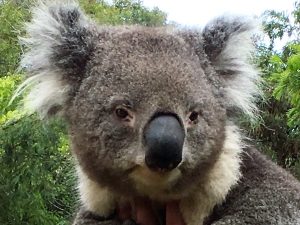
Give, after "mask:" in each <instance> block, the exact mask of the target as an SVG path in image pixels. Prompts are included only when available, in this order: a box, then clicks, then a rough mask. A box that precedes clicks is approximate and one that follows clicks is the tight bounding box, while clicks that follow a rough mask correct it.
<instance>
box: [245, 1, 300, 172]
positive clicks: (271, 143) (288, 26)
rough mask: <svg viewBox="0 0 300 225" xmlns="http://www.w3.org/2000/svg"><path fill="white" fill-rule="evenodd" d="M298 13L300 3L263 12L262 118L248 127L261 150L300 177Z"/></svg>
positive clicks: (260, 60) (259, 59)
mask: <svg viewBox="0 0 300 225" xmlns="http://www.w3.org/2000/svg"><path fill="white" fill-rule="evenodd" d="M299 15H300V4H299V3H295V9H294V12H293V13H292V15H287V14H286V13H284V12H275V11H267V12H265V13H264V15H263V20H264V30H265V32H266V34H267V35H268V38H269V41H268V42H259V43H258V49H259V51H258V54H257V63H258V65H259V67H260V69H261V71H262V76H263V81H264V86H263V91H264V100H263V101H261V102H259V106H260V111H261V120H260V121H259V123H257V124H256V125H255V126H252V127H251V126H250V125H249V124H248V125H246V126H245V127H246V129H247V130H249V131H250V135H251V136H252V138H253V140H255V141H256V143H258V144H259V146H260V148H261V149H263V150H264V151H265V152H267V153H268V154H269V155H271V157H272V158H273V159H274V160H275V161H276V162H277V163H278V164H280V165H281V166H283V167H285V168H289V169H290V170H291V171H292V172H294V174H295V175H296V176H298V177H299V178H300V150H299V146H300V145H299V144H300V133H299V121H300V111H299V110H300V92H299V90H300V89H299V88H300V79H299V78H300V74H299V71H300V70H299V69H300V54H299V53H300V52H299V50H300V43H299V39H298V33H297V31H299V28H300V26H299V25H300V23H299V18H298V17H299ZM292 21H294V23H293V22H292ZM286 37H289V39H290V42H289V43H287V44H286V45H285V46H284V48H283V50H282V51H278V50H276V49H275V43H276V41H278V40H281V39H283V38H286Z"/></svg>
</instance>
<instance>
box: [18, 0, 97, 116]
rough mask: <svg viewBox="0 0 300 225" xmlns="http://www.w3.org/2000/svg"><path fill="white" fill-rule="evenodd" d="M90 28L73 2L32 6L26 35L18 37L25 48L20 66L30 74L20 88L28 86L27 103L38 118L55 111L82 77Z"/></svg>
mask: <svg viewBox="0 0 300 225" xmlns="http://www.w3.org/2000/svg"><path fill="white" fill-rule="evenodd" d="M93 27H94V26H93V25H92V23H90V22H89V21H88V19H87V18H86V16H85V15H84V14H83V13H82V12H81V10H80V9H79V6H78V5H77V3H75V2H73V1H64V3H63V1H47V2H46V3H45V2H44V3H40V4H39V5H38V6H37V7H36V8H34V9H33V18H32V21H31V22H30V23H28V24H27V27H26V30H27V33H28V36H27V37H26V38H22V39H21V41H22V42H23V43H24V45H25V46H26V47H27V53H26V54H25V55H24V58H23V60H22V62H21V66H22V67H23V68H25V70H26V71H27V74H29V76H30V77H29V78H28V79H27V80H26V81H25V83H24V84H23V85H22V86H21V88H20V90H21V91H22V89H25V88H27V87H28V86H30V88H31V90H30V93H29V95H28V99H27V100H28V103H29V104H30V108H31V109H33V110H34V111H37V112H39V114H40V115H41V116H42V117H44V116H46V115H48V114H53V113H56V112H57V111H59V110H60V109H61V108H62V106H63V105H64V103H65V102H66V101H67V97H68V94H69V91H70V90H71V89H73V88H74V87H76V85H77V84H78V82H80V80H81V79H82V76H83V74H84V70H85V66H86V63H87V61H88V60H89V57H90V56H91V52H92V50H93V41H92V39H93V33H94V32H95V29H94V28H93Z"/></svg>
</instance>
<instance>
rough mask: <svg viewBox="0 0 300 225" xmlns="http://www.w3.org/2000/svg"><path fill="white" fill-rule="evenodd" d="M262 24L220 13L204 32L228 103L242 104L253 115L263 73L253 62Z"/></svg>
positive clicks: (238, 105)
mask: <svg viewBox="0 0 300 225" xmlns="http://www.w3.org/2000/svg"><path fill="white" fill-rule="evenodd" d="M258 24H259V23H258V22H257V21H255V20H253V19H246V18H243V17H220V18H217V19H215V20H213V21H212V22H211V23H209V24H208V25H207V26H206V27H205V28H204V30H203V32H202V41H203V50H204V52H205V53H206V55H207V57H208V59H209V61H210V62H211V64H212V66H213V67H214V69H215V71H216V72H217V74H218V75H219V77H220V78H221V81H222V82H223V83H224V88H225V94H226V96H225V97H226V98H227V99H226V101H228V107H232V106H234V107H238V108H240V109H241V110H242V111H243V112H244V113H246V114H248V115H250V116H253V115H254V112H255V111H256V106H255V97H257V96H259V95H260V91H259V88H258V83H259V73H258V71H257V69H256V68H255V66H254V65H253V62H251V56H252V54H253V53H254V43H253V40H252V38H253V34H254V33H255V32H257V31H258V30H259V29H258V28H259V26H258Z"/></svg>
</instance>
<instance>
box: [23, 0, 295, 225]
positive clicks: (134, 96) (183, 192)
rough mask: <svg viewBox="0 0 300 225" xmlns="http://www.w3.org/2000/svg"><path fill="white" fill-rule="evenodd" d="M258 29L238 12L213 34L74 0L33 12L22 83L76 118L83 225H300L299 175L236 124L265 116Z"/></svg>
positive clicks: (50, 111) (46, 110)
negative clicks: (122, 19)
mask: <svg viewBox="0 0 300 225" xmlns="http://www.w3.org/2000/svg"><path fill="white" fill-rule="evenodd" d="M255 29H256V25H255V23H253V21H251V20H249V19H246V18H243V17H231V16H223V17H219V18H217V19H215V20H213V21H212V22H210V23H209V24H208V25H206V26H205V28H204V29H202V30H197V29H181V28H178V29H177V28H176V29H175V28H174V29H171V28H169V27H156V28H154V27H142V26H104V25H98V24H96V23H95V22H93V21H92V20H91V19H89V18H88V17H87V16H86V15H85V14H84V12H82V10H81V9H80V7H79V6H78V4H77V3H76V2H73V1H67V2H62V1H52V2H48V3H41V4H40V5H38V6H37V7H36V8H34V9H33V18H32V21H31V22H29V23H28V24H27V26H26V30H27V33H28V35H27V36H26V37H25V38H23V39H22V41H23V43H24V44H25V45H26V47H27V51H26V52H25V54H24V57H23V59H22V62H21V64H22V66H23V67H24V68H25V70H26V72H27V75H28V78H27V79H26V80H25V82H24V83H23V85H22V86H21V89H26V88H29V89H30V91H29V93H28V96H27V100H26V102H27V103H28V104H29V107H31V109H32V110H33V111H35V112H37V113H38V114H39V115H40V116H41V117H42V118H47V117H50V116H60V117H62V118H63V119H64V120H65V121H66V123H67V125H68V133H69V137H70V143H71V150H72V153H73V155H74V158H75V161H76V168H77V175H78V187H79V196H80V203H81V204H80V209H79V211H78V213H77V216H76V218H75V220H74V222H73V225H88V224H89V225H121V224H142V225H157V224H167V225H171V224H172V225H174V224H176V225H183V224H185V225H229V224H230V225H232V224H234V225H245V224H249V225H250V224H251V225H257V224H268V225H275V224H276V225H278V224H282V225H299V224H300V184H299V182H298V181H297V180H296V179H295V178H294V177H292V175H290V174H289V173H288V172H286V171H284V170H283V169H281V168H280V167H278V166H277V165H275V164H274V163H272V162H271V161H270V160H268V159H267V158H266V157H265V156H263V155H262V154H261V153H260V152H259V151H257V150H256V149H255V148H252V147H250V146H248V145H247V144H246V143H245V142H244V141H243V140H244V138H243V135H242V132H241V131H240V130H239V128H238V127H237V126H236V125H235V122H234V121H235V120H236V118H237V115H238V114H240V113H244V114H245V115H248V116H250V117H251V118H254V117H255V115H256V113H257V109H256V106H255V99H256V98H257V96H258V95H259V93H260V90H259V88H258V84H259V73H258V72H257V70H256V68H255V66H253V65H252V64H251V60H250V56H251V52H252V51H253V44H252V40H251V35H252V33H253V31H254V30H255ZM147 218H148V219H147Z"/></svg>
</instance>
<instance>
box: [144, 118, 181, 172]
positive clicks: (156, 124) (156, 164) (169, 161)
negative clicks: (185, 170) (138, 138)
mask: <svg viewBox="0 0 300 225" xmlns="http://www.w3.org/2000/svg"><path fill="white" fill-rule="evenodd" d="M184 137H185V133H184V130H183V127H182V125H181V124H180V122H179V120H178V119H177V118H176V116H174V115H159V116H157V117H154V119H152V120H151V121H150V123H149V124H148V126H147V127H146V129H145V133H144V138H145V143H146V147H147V150H146V156H145V162H146V165H147V166H148V167H149V168H150V169H152V170H157V171H168V170H172V169H174V168H176V167H177V165H178V164H179V163H180V162H181V160H182V147H183V142H184Z"/></svg>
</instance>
